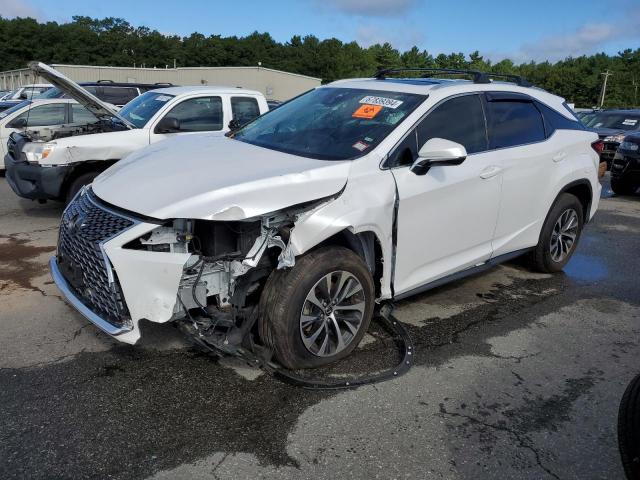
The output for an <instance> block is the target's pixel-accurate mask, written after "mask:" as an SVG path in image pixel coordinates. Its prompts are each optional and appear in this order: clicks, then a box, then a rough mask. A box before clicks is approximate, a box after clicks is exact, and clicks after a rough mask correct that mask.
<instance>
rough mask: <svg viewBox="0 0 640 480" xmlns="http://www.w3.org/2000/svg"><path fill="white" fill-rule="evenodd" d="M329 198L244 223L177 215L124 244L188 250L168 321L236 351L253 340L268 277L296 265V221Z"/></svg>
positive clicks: (150, 249)
mask: <svg viewBox="0 0 640 480" xmlns="http://www.w3.org/2000/svg"><path fill="white" fill-rule="evenodd" d="M325 201H326V199H325V200H323V201H321V202H311V203H308V204H305V205H303V206H299V207H294V208H291V209H285V210H283V211H281V212H277V213H273V214H269V215H263V216H261V217H259V218H253V219H248V220H242V221H211V220H185V219H177V220H173V221H171V222H169V223H167V224H164V225H162V226H159V227H157V228H155V229H153V230H151V231H149V232H148V233H146V234H145V235H142V236H140V237H139V238H137V239H135V240H134V241H131V242H129V243H128V244H126V245H124V246H123V248H124V249H128V250H131V249H133V250H139V251H147V252H159V253H160V252H162V253H175V254H189V256H188V258H187V260H186V262H185V263H184V265H183V269H182V275H181V278H180V281H179V284H178V288H177V294H176V302H175V305H174V307H173V312H172V315H171V318H170V319H169V320H171V321H176V322H178V324H179V325H180V326H181V327H182V329H183V330H185V331H186V332H187V333H188V334H190V335H191V336H192V337H194V339H196V340H197V341H200V342H202V341H203V340H204V341H206V343H207V344H208V345H209V346H214V347H215V348H216V349H217V350H220V351H222V352H225V353H232V354H233V353H236V352H237V349H238V348H241V346H242V345H243V342H245V341H247V340H248V341H250V342H252V341H253V339H248V338H247V336H248V334H249V333H250V332H251V331H252V330H253V327H254V325H255V323H256V320H257V316H258V311H257V310H258V305H259V303H260V295H261V293H262V287H263V286H264V283H265V282H266V280H267V278H268V277H269V275H270V274H271V273H272V272H273V271H274V270H277V269H283V268H289V267H292V266H293V265H294V264H295V256H294V254H293V251H292V249H291V248H290V247H289V239H290V236H291V232H292V229H293V228H294V227H295V223H296V221H297V219H298V218H299V216H300V215H302V214H305V213H308V212H309V210H313V209H314V207H316V206H317V205H318V204H319V203H324V202H325Z"/></svg>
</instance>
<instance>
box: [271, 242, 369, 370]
mask: <svg viewBox="0 0 640 480" xmlns="http://www.w3.org/2000/svg"><path fill="white" fill-rule="evenodd" d="M374 299H375V289H374V286H373V278H372V276H371V273H370V272H369V269H368V268H367V266H366V265H365V264H364V262H363V261H362V259H361V258H360V257H359V256H358V255H356V254H355V253H354V252H352V251H351V250H348V249H346V248H343V247H337V246H336V247H324V248H320V249H318V250H315V251H312V252H310V253H308V254H306V255H304V256H302V257H300V258H298V259H296V264H295V266H294V267H293V268H292V269H290V270H275V271H274V272H272V273H271V275H270V276H269V279H268V280H267V283H266V285H265V288H264V290H263V292H262V296H261V305H260V306H261V315H260V324H259V330H260V336H261V338H262V341H263V342H264V343H265V344H266V345H267V346H269V347H270V348H271V349H272V350H273V351H274V354H275V357H276V359H277V360H278V361H279V362H280V363H281V364H282V365H284V366H285V367H287V368H290V369H299V368H314V367H319V366H322V365H327V364H329V363H333V362H336V361H338V360H341V359H343V358H345V357H346V356H347V355H349V354H350V353H351V352H352V351H353V350H354V349H355V348H356V346H357V345H358V343H360V340H362V337H363V336H364V334H365V333H366V332H367V329H368V328H369V323H370V322H371V317H372V315H373V309H374Z"/></svg>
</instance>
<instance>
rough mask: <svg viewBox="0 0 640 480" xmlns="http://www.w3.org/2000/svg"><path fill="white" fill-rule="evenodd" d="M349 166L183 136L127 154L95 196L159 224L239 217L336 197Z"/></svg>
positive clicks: (97, 184) (102, 179)
mask: <svg viewBox="0 0 640 480" xmlns="http://www.w3.org/2000/svg"><path fill="white" fill-rule="evenodd" d="M350 166H351V162H350V161H329V160H314V159H311V158H305V157H299V156H296V155H289V154H287V153H282V152H277V151H275V150H269V149H266V148H262V147H257V146H255V145H251V144H248V143H244V142H241V141H239V140H233V139H231V138H227V137H220V136H216V135H214V134H195V135H184V136H181V137H176V138H174V139H171V140H165V141H162V142H158V143H155V144H152V145H150V146H148V147H145V148H143V149H142V150H138V151H136V152H134V153H132V154H131V155H129V156H128V157H126V158H125V159H124V160H121V161H119V162H118V163H116V164H115V165H113V166H112V167H110V168H109V169H108V170H106V171H105V172H104V173H102V174H101V175H100V176H99V177H98V178H96V180H94V182H93V191H94V193H95V194H96V195H97V196H98V197H99V198H101V199H102V200H104V201H105V202H108V203H111V204H113V205H116V206H118V207H121V208H123V209H126V210H129V211H132V212H135V213H138V214H142V215H146V216H149V217H153V218H158V219H168V218H195V219H205V220H244V219H247V218H252V217H255V216H258V215H263V214H266V213H270V212H275V211H277V210H281V209H283V208H286V207H290V206H293V205H298V204H301V203H305V202H308V201H312V200H318V199H320V198H324V197H328V196H331V195H334V194H336V193H338V192H339V191H340V190H342V188H343V187H344V186H345V184H346V183H347V178H348V176H349V169H350Z"/></svg>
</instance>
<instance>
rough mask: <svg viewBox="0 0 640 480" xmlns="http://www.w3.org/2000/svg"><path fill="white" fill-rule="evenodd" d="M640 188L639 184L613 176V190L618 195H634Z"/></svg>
mask: <svg viewBox="0 0 640 480" xmlns="http://www.w3.org/2000/svg"><path fill="white" fill-rule="evenodd" d="M637 189H638V185H636V184H634V183H633V182H630V181H628V180H625V179H624V178H612V179H611V190H613V193H615V194H616V195H633V194H634V193H635V192H636V190H637Z"/></svg>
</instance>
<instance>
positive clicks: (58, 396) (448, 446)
mask: <svg viewBox="0 0 640 480" xmlns="http://www.w3.org/2000/svg"><path fill="white" fill-rule="evenodd" d="M604 196H605V197H607V198H603V199H602V201H601V204H600V205H601V207H600V210H599V212H598V214H597V216H596V218H595V220H594V221H593V222H592V223H591V224H589V225H588V226H587V228H586V230H585V233H584V235H583V237H582V240H581V243H580V245H579V248H578V251H577V252H576V254H575V255H574V257H573V259H572V260H571V262H570V263H569V265H568V266H567V268H566V270H565V272H564V273H561V274H558V275H553V276H552V275H541V274H535V273H531V272H530V271H528V270H527V269H526V266H525V265H524V264H523V263H522V262H518V261H516V262H513V263H509V264H506V265H502V266H499V267H497V268H495V269H493V270H491V271H489V272H486V273H484V274H480V275H477V276H474V277H471V278H468V279H465V280H462V281H458V282H455V283H453V284H450V285H447V286H444V287H441V288H439V289H436V290H433V291H431V292H428V293H426V294H424V295H421V296H418V297H416V298H412V299H410V300H406V301H403V302H400V303H398V304H397V306H396V310H395V312H394V314H395V316H396V317H397V318H398V319H399V320H400V321H401V322H403V323H404V325H405V326H406V327H407V329H408V330H409V332H410V333H411V336H412V338H413V340H414V343H415V347H416V358H415V360H416V363H415V366H414V367H413V368H412V369H411V370H410V371H409V372H408V373H407V374H406V375H405V376H403V377H400V378H397V379H394V380H393V381H388V382H385V383H380V384H377V385H371V386H367V387H361V388H359V389H356V390H351V391H340V392H336V391H331V392H327V391H325V392H311V391H306V390H301V389H298V388H295V387H291V386H288V385H285V384H283V383H280V382H278V381H276V380H274V379H273V378H271V377H269V376H268V375H266V374H263V373H261V372H259V371H255V370H253V369H251V368H249V367H245V366H243V365H242V364H241V363H239V362H238V361H236V360H234V359H228V358H226V359H223V360H219V361H218V360H214V359H212V358H211V357H209V356H206V355H204V354H202V353H200V352H198V351H195V350H193V349H192V348H190V347H189V345H188V344H187V343H186V342H185V341H184V340H183V338H182V337H181V335H180V334H179V332H177V330H175V329H174V328H172V327H171V326H166V325H165V326H158V325H147V326H145V328H144V332H143V341H142V342H141V344H140V345H138V346H135V347H130V346H123V345H120V344H118V343H117V342H115V341H113V340H112V339H110V338H108V337H107V336H106V335H104V334H102V333H101V332H99V331H98V330H97V329H96V328H94V327H93V326H92V325H90V324H88V323H87V321H85V320H84V319H83V318H82V317H81V316H80V315H78V314H77V313H75V312H74V311H73V309H71V308H70V307H69V306H67V305H66V303H65V302H64V301H63V300H62V299H61V298H60V296H59V294H58V292H57V290H56V288H55V285H53V284H52V282H51V279H50V277H49V274H48V271H47V267H46V262H47V260H48V257H49V256H50V255H51V254H52V252H53V250H54V248H55V243H56V235H57V222H58V218H59V216H60V214H61V208H60V206H59V205H55V204H47V205H39V204H37V203H32V202H29V201H24V200H19V199H17V197H15V196H14V195H13V193H12V192H11V191H10V189H9V188H8V186H7V184H6V181H5V180H4V179H3V178H0V327H1V328H2V330H1V331H2V333H1V334H0V386H1V388H0V405H2V408H0V478H2V479H14V478H28V479H51V478H73V479H83V478H100V479H103V478H109V479H147V478H148V479H167V480H168V479H172V480H173V479H214V478H217V479H223V478H233V479H243V478H246V479H255V478H274V479H275V478H278V479H302V478H318V479H324V478H347V477H349V478H381V479H390V478H398V479H399V478H421V479H422V478H428V479H431V478H433V479H478V478H482V479H581V480H582V479H621V478H623V473H622V469H621V466H620V461H619V456H618V451H617V444H616V442H617V440H616V414H617V408H618V402H619V400H620V398H621V396H622V393H623V391H624V388H625V386H626V384H627V383H628V382H629V381H630V380H631V378H632V377H633V376H635V375H636V374H637V373H638V372H639V371H640V362H639V360H638V359H639V358H640V281H639V280H638V269H639V267H640V261H639V256H638V253H639V249H638V247H639V246H640V240H639V239H640V196H636V197H615V196H611V192H610V190H608V188H605V194H604ZM371 333H372V334H371V335H368V336H367V337H365V339H366V341H365V342H363V345H362V346H361V348H359V349H358V350H357V353H356V354H355V355H354V356H353V357H352V358H350V359H349V360H348V361H346V362H345V363H344V364H343V365H341V366H340V368H342V369H343V370H344V371H352V372H367V371H371V370H375V369H378V368H382V367H384V366H385V365H387V364H392V363H393V361H394V360H395V359H394V355H393V352H392V351H391V350H390V349H389V342H388V341H385V339H384V338H383V337H381V335H380V334H379V332H376V331H375V327H374V330H373V331H372V332H371ZM390 352H391V353H390Z"/></svg>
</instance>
